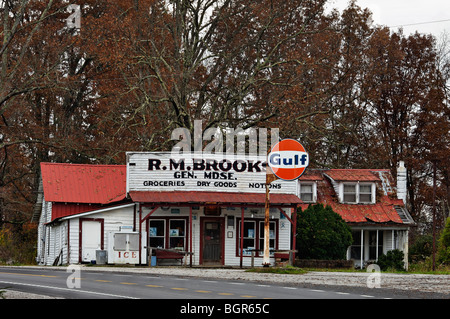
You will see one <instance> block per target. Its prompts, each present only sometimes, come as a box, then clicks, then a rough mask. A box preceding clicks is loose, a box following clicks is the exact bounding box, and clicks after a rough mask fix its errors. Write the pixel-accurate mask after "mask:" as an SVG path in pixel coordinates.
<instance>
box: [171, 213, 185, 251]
mask: <svg viewBox="0 0 450 319" xmlns="http://www.w3.org/2000/svg"><path fill="white" fill-rule="evenodd" d="M169 225H170V227H169V236H170V241H169V248H171V249H179V250H185V247H186V240H185V239H186V221H185V220H182V219H181V220H180V219H175V220H174V219H171V220H169Z"/></svg>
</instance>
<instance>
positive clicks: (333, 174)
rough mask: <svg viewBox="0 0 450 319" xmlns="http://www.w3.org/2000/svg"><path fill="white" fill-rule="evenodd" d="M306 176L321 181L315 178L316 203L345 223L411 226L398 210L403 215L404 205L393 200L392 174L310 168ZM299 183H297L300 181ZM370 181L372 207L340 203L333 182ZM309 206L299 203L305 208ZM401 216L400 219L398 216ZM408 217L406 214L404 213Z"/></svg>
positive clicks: (394, 197) (359, 170) (386, 172)
mask: <svg viewBox="0 0 450 319" xmlns="http://www.w3.org/2000/svg"><path fill="white" fill-rule="evenodd" d="M309 174H311V175H314V176H317V175H323V176H324V178H322V179H319V178H315V181H316V182H317V203H322V204H324V205H329V206H331V208H332V209H333V211H335V212H336V213H338V214H339V215H340V216H341V217H342V219H343V220H344V221H346V222H347V223H395V224H412V223H414V222H413V221H412V218H410V217H409V218H402V216H403V215H402V214H399V210H400V211H402V212H406V208H405V207H404V206H405V205H404V203H403V201H402V200H401V199H397V197H396V192H395V189H396V187H395V185H394V182H393V178H392V174H391V172H390V171H389V170H383V169H380V170H366V169H329V170H319V169H317V170H315V169H311V170H310V172H309ZM300 181H301V180H300ZM346 181H350V182H358V181H360V182H373V183H375V185H376V188H377V191H376V202H375V203H374V204H348V203H340V202H339V199H338V194H337V193H336V192H337V187H336V184H337V183H336V182H346ZM308 205H309V204H302V205H301V207H302V209H303V210H304V209H306V208H307V207H308ZM400 215H402V216H400ZM407 215H408V216H409V214H407Z"/></svg>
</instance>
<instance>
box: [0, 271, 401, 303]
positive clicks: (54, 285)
mask: <svg viewBox="0 0 450 319" xmlns="http://www.w3.org/2000/svg"><path fill="white" fill-rule="evenodd" d="M4 289H11V290H17V291H24V292H29V293H35V294H42V295H47V296H54V297H61V298H65V299H183V300H194V299H226V300H228V299H233V300H241V301H242V300H245V301H246V302H251V300H262V299H374V298H378V299H386V298H388V299H390V298H395V297H398V296H395V295H392V294H390V293H389V292H385V293H384V292H382V291H379V292H377V294H376V295H375V294H371V295H368V294H364V293H362V292H359V293H358V292H353V291H345V290H342V289H341V290H340V289H337V287H335V288H334V289H333V287H308V288H304V287H297V286H288V285H281V284H280V285H278V284H272V283H271V284H261V283H251V282H243V281H237V280H236V281H233V280H222V279H217V280H215V279H211V280H205V279H203V278H192V277H179V276H163V275H148V274H133V273H111V272H95V271H89V270H87V269H86V268H82V270H81V271H79V272H77V271H76V269H75V270H73V271H70V272H67V271H66V270H65V269H61V270H55V269H48V270H47V269H29V268H23V269H20V268H19V269H15V268H2V267H0V290H4Z"/></svg>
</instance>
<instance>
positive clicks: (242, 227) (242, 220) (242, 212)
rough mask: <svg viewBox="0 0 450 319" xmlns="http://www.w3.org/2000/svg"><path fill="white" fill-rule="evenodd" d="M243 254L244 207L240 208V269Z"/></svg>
mask: <svg viewBox="0 0 450 319" xmlns="http://www.w3.org/2000/svg"><path fill="white" fill-rule="evenodd" d="M243 254H244V207H241V253H240V255H241V257H240V261H239V263H240V267H241V268H242V261H243Z"/></svg>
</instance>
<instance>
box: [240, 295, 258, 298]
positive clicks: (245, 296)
mask: <svg viewBox="0 0 450 319" xmlns="http://www.w3.org/2000/svg"><path fill="white" fill-rule="evenodd" d="M241 297H242V298H256V296H248V295H241Z"/></svg>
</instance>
